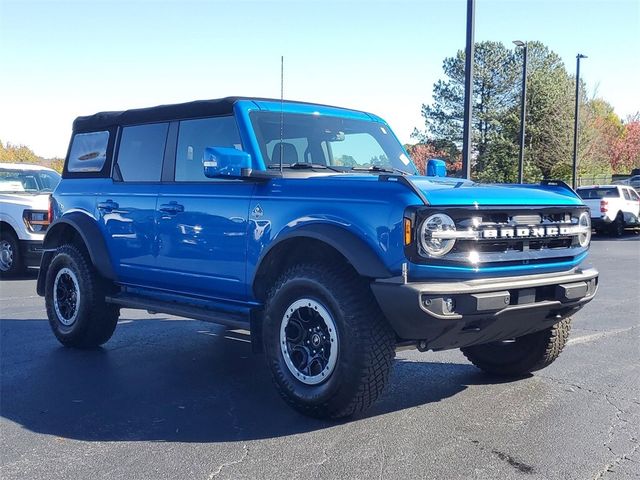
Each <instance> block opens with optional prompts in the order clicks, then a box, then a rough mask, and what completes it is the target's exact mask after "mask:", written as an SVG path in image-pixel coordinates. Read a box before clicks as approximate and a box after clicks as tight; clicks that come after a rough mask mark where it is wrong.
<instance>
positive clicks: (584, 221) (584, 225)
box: [578, 212, 591, 247]
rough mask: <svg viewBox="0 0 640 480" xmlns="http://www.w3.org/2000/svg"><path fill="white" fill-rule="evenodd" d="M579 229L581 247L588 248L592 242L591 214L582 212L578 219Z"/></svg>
mask: <svg viewBox="0 0 640 480" xmlns="http://www.w3.org/2000/svg"><path fill="white" fill-rule="evenodd" d="M578 227H579V228H580V233H579V234H578V242H579V243H580V246H581V247H588V246H589V242H590V241H591V215H590V214H589V212H582V213H581V214H580V217H579V218H578Z"/></svg>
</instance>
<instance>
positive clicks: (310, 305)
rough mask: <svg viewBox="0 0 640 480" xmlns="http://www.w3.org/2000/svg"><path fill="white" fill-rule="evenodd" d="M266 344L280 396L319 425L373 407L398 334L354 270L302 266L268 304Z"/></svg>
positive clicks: (286, 276) (290, 273)
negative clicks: (318, 420)
mask: <svg viewBox="0 0 640 480" xmlns="http://www.w3.org/2000/svg"><path fill="white" fill-rule="evenodd" d="M263 342H264V351H265V354H266V358H267V361H268V363H269V367H270V368H271V372H272V374H273V378H274V380H275V384H276V387H277V389H278V392H279V393H280V395H281V396H282V397H283V398H284V400H285V401H286V402H287V403H289V405H291V406H292V407H293V408H295V409H296V410H298V411H300V412H301V413H303V414H305V415H309V416H313V417H319V418H340V417H346V416H350V415H352V414H354V413H356V412H359V411H362V410H364V409H366V408H367V407H368V406H369V405H371V404H372V403H373V402H374V401H375V400H376V399H377V398H378V396H379V395H380V393H381V392H382V390H383V388H384V387H385V385H386V383H387V379H388V376H389V371H390V369H391V363H392V360H393V358H394V356H395V335H394V333H393V331H392V330H391V328H390V327H389V325H388V324H387V322H386V319H385V318H384V316H383V315H382V312H381V311H380V309H379V308H378V305H377V303H376V301H375V299H374V298H373V296H372V294H371V292H370V290H369V287H368V285H367V283H366V281H364V279H362V278H361V277H360V276H359V275H357V273H356V272H354V271H353V270H351V268H350V267H326V266H324V265H298V266H295V267H293V268H291V269H290V270H288V271H287V272H286V273H285V274H283V275H282V276H281V277H280V279H279V280H278V281H277V283H276V285H275V286H274V288H273V289H272V290H271V292H270V293H269V296H268V298H267V302H266V305H265V319H264V327H263Z"/></svg>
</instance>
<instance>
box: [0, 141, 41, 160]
mask: <svg viewBox="0 0 640 480" xmlns="http://www.w3.org/2000/svg"><path fill="white" fill-rule="evenodd" d="M41 160H42V159H41V158H40V157H38V156H37V155H36V154H35V153H33V152H32V151H31V150H30V149H29V148H28V147H25V146H24V145H12V144H11V143H7V144H6V146H5V145H4V143H3V142H2V141H1V140H0V162H5V163H40V162H41Z"/></svg>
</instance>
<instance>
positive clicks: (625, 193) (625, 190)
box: [622, 188, 631, 200]
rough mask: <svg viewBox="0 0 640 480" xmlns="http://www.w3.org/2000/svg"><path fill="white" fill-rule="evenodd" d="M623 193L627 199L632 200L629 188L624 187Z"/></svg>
mask: <svg viewBox="0 0 640 480" xmlns="http://www.w3.org/2000/svg"><path fill="white" fill-rule="evenodd" d="M622 193H623V195H624V199H625V200H631V195H629V190H627V189H626V188H623V189H622Z"/></svg>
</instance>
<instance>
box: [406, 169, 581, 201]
mask: <svg viewBox="0 0 640 480" xmlns="http://www.w3.org/2000/svg"><path fill="white" fill-rule="evenodd" d="M410 178H411V181H412V182H413V183H414V184H415V185H416V187H418V188H419V189H420V190H421V191H422V193H423V194H424V196H425V197H426V198H427V200H428V201H429V203H430V204H431V205H456V206H463V205H478V206H489V205H510V206H516V205H537V206H553V205H582V204H583V203H582V200H581V199H580V198H579V197H578V196H577V195H576V194H575V193H574V192H573V191H572V190H571V189H568V188H566V187H563V186H559V185H539V184H524V185H519V184H480V183H475V182H472V181H470V180H463V179H459V178H444V177H417V176H416V177H410Z"/></svg>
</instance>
